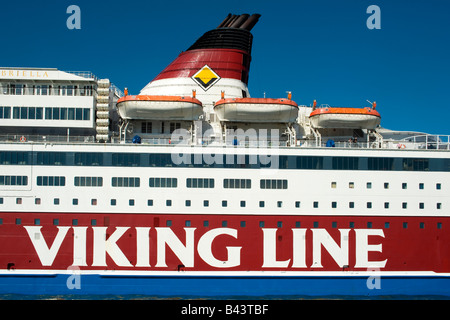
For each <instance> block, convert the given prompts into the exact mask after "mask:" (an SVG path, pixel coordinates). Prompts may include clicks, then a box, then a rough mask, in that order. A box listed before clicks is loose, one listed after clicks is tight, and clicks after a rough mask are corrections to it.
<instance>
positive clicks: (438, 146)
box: [398, 134, 450, 150]
mask: <svg viewBox="0 0 450 320" xmlns="http://www.w3.org/2000/svg"><path fill="white" fill-rule="evenodd" d="M398 147H399V148H408V147H410V148H412V149H424V150H450V135H431V134H424V135H417V136H411V137H407V138H404V139H402V140H400V142H399V146H398Z"/></svg>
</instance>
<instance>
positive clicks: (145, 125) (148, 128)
mask: <svg viewBox="0 0 450 320" xmlns="http://www.w3.org/2000/svg"><path fill="white" fill-rule="evenodd" d="M141 132H142V133H152V123H151V122H142V124H141Z"/></svg>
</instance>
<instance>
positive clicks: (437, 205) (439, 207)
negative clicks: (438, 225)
mask: <svg viewBox="0 0 450 320" xmlns="http://www.w3.org/2000/svg"><path fill="white" fill-rule="evenodd" d="M441 208H442V203H440V202H438V203H436V209H438V210H440V209H441Z"/></svg>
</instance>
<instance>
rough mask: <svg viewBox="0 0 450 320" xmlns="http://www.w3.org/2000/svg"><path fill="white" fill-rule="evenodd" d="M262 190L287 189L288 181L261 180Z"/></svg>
mask: <svg viewBox="0 0 450 320" xmlns="http://www.w3.org/2000/svg"><path fill="white" fill-rule="evenodd" d="M259 186H260V188H261V189H287V188H288V181H287V180H277V179H261V180H260V182H259Z"/></svg>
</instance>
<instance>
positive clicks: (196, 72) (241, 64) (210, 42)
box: [140, 13, 261, 104]
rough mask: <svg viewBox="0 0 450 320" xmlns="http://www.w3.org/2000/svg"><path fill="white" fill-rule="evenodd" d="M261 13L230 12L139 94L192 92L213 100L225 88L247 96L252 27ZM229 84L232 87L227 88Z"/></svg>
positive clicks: (241, 95)
mask: <svg viewBox="0 0 450 320" xmlns="http://www.w3.org/2000/svg"><path fill="white" fill-rule="evenodd" d="M260 17H261V15H260V14H252V15H250V14H247V13H244V14H238V15H236V14H231V13H229V14H228V15H227V16H226V17H225V19H223V20H222V22H221V23H220V24H219V25H218V26H217V27H216V28H215V29H211V30H209V31H207V32H205V33H204V34H203V35H202V36H201V37H200V38H198V39H197V40H196V41H195V42H194V44H192V45H191V46H190V47H189V48H188V49H187V50H186V51H184V52H182V53H181V54H180V55H179V56H178V57H177V58H176V59H175V60H174V61H172V62H171V63H170V64H169V65H168V66H167V67H166V68H165V69H164V70H163V71H161V73H159V74H158V75H157V76H156V78H154V79H153V81H151V82H150V83H149V84H147V86H145V87H144V88H143V89H142V90H141V93H140V94H141V95H180V96H181V95H191V92H192V90H197V91H196V92H197V98H199V99H200V101H202V103H204V104H207V103H212V101H215V99H217V98H218V97H220V92H221V90H224V89H225V88H226V89H227V96H229V97H243V96H245V97H248V96H249V92H248V88H247V85H248V78H249V71H250V62H251V51H252V41H253V35H252V34H251V32H250V31H251V30H252V28H253V27H254V26H255V24H256V23H257V22H258V20H259V18H260ZM230 88H232V89H230Z"/></svg>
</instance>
